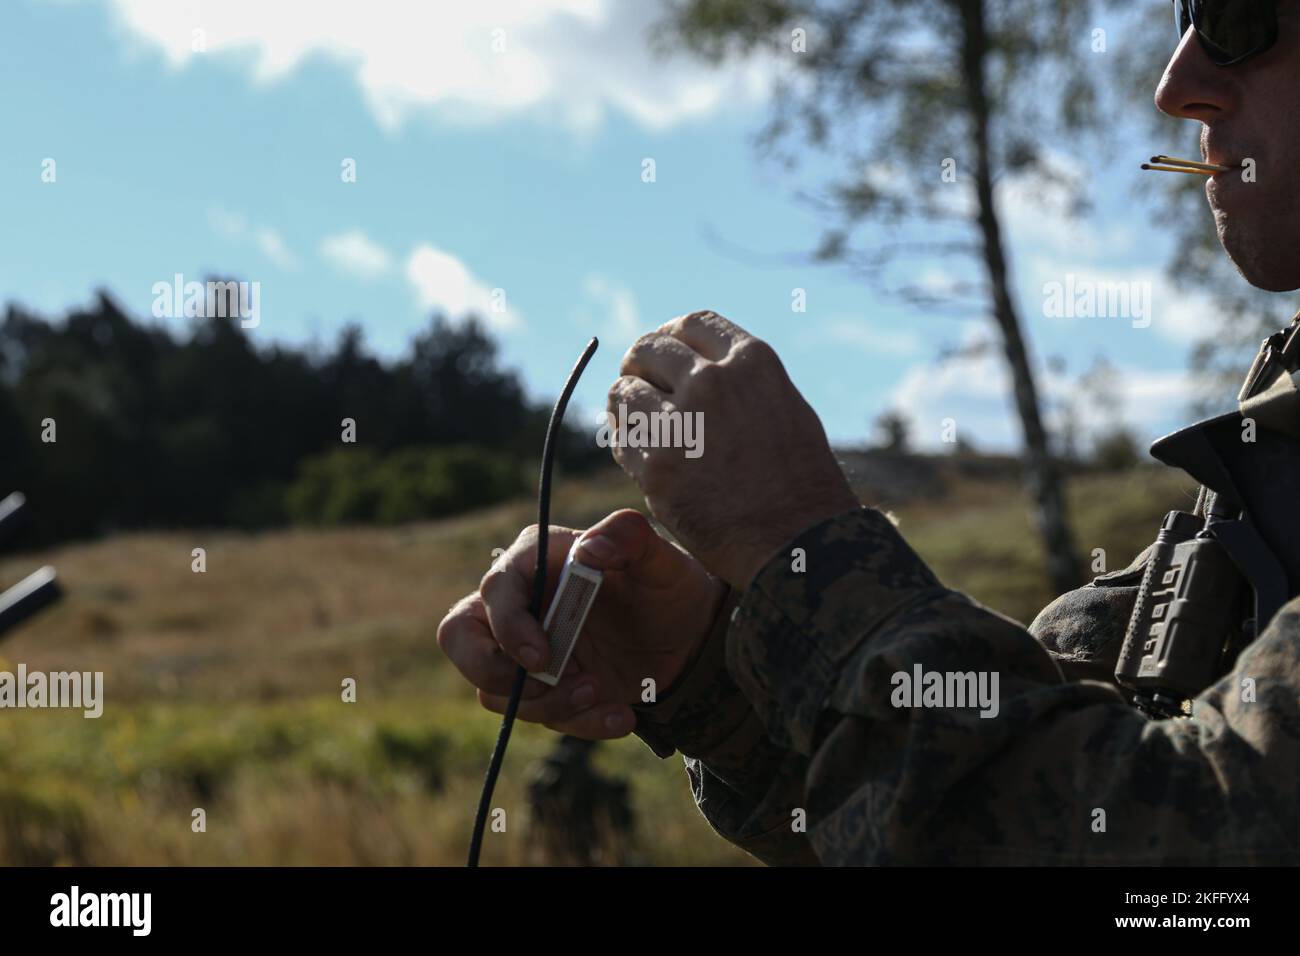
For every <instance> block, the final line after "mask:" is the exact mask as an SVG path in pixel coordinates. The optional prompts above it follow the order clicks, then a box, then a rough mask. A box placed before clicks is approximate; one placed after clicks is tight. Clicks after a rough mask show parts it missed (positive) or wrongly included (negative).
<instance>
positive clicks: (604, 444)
mask: <svg viewBox="0 0 1300 956" xmlns="http://www.w3.org/2000/svg"><path fill="white" fill-rule="evenodd" d="M596 423H597V425H599V428H598V429H597V431H596V444H597V445H599V446H600V447H601V448H684V449H686V457H687V458H699V457H700V456H701V455H703V454H704V413H703V412H683V411H677V410H674V411H670V412H663V411H660V412H642V411H634V412H629V411H628V410H627V406H626V405H624V404H623V403H622V402H620V403H619V406H618V416H617V417H615V415H614V413H613V412H603V413H601V415H600V417H599V418H598V419H597V420H596Z"/></svg>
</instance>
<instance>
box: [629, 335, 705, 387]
mask: <svg viewBox="0 0 1300 956" xmlns="http://www.w3.org/2000/svg"><path fill="white" fill-rule="evenodd" d="M699 361H700V354H699V353H698V352H696V351H695V350H694V349H692V348H691V347H690V346H689V345H687V344H686V343H685V342H684V341H682V340H681V339H679V338H674V337H673V336H671V335H668V334H666V333H663V332H651V333H650V334H649V335H643V336H641V338H639V339H637V340H636V342H635V343H633V345H632V347H631V348H630V349H628V350H627V354H626V355H624V356H623V363H622V365H620V366H619V372H621V373H622V374H623V375H632V376H636V377H637V378H640V379H644V380H645V381H646V382H649V383H650V384H651V385H653V386H654V387H655V388H657V389H659V390H660V391H661V392H664V393H666V394H669V395H671V394H672V393H673V391H675V387H676V386H677V385H678V384H679V383H681V382H682V381H684V380H685V379H686V377H687V376H688V375H689V374H690V373H691V370H692V369H693V368H695V363H697V362H699Z"/></svg>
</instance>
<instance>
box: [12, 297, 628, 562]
mask: <svg viewBox="0 0 1300 956" xmlns="http://www.w3.org/2000/svg"><path fill="white" fill-rule="evenodd" d="M549 414H550V409H549V407H548V406H545V405H541V404H537V403H533V402H530V401H529V400H528V399H527V397H526V395H525V392H524V388H523V385H522V383H521V382H520V380H519V378H518V377H517V375H516V373H514V372H513V371H510V370H507V369H503V368H502V367H501V366H500V364H499V360H498V356H497V349H496V345H495V343H494V342H493V340H492V339H491V338H490V337H489V336H488V335H487V334H486V332H485V331H484V329H483V327H482V325H481V324H480V323H479V322H477V321H476V320H475V319H474V318H473V317H470V318H469V319H468V320H467V321H465V322H458V323H451V322H449V321H448V320H447V319H446V318H445V317H443V316H441V315H434V316H433V317H432V318H431V320H430V323H429V325H428V326H427V328H426V329H425V330H424V331H422V332H421V333H420V334H418V335H417V336H415V338H414V339H413V340H412V341H411V343H410V346H409V348H408V350H407V352H406V353H405V354H404V355H403V356H402V357H401V358H400V359H398V360H395V361H382V360H380V359H379V358H377V357H376V356H375V355H373V354H371V353H370V352H369V351H368V350H367V348H366V347H365V344H364V341H363V336H362V332H361V329H360V328H359V327H358V326H356V325H350V326H348V327H346V328H345V329H344V330H343V332H342V333H341V334H340V336H339V338H338V340H337V342H336V343H335V344H334V345H333V346H331V347H322V346H320V345H309V346H306V347H304V348H301V349H299V348H294V347H287V346H285V345H273V346H260V345H259V344H257V343H256V342H254V341H253V340H252V339H251V338H250V337H249V335H248V334H246V333H245V331H244V330H243V329H242V328H241V327H240V324H239V320H238V318H228V319H227V318H212V317H208V318H201V319H197V320H194V321H193V324H192V325H190V326H189V327H188V328H187V329H185V330H183V331H182V332H180V333H179V334H177V333H175V332H174V331H172V330H169V329H167V328H165V327H163V326H161V325H159V324H146V323H144V322H139V321H136V320H134V319H132V318H131V317H130V316H128V315H127V314H126V313H125V312H124V311H123V310H122V309H121V308H120V307H119V306H118V305H117V303H115V302H114V301H113V300H112V298H110V297H109V296H108V295H106V294H104V293H100V294H99V296H98V300H97V302H96V303H95V304H94V305H93V306H91V307H90V308H84V309H77V310H74V311H72V312H71V313H70V314H68V315H67V316H66V317H64V318H62V319H61V320H57V321H48V320H46V319H44V318H42V317H39V316H36V315H33V314H31V313H28V312H26V311H23V310H22V309H20V308H18V307H15V306H12V305H10V306H9V307H8V308H7V309H6V311H5V314H4V319H3V323H0V497H2V496H3V495H4V494H7V493H8V492H9V491H12V490H22V491H23V492H25V493H26V495H27V497H28V500H29V502H30V503H31V505H32V508H31V511H32V512H33V513H34V514H35V515H36V518H35V521H36V527H35V529H34V534H27V535H24V537H23V543H24V544H27V545H31V544H33V543H50V542H53V541H60V540H66V539H69V538H80V537H87V536H94V535H99V534H104V533H108V532H111V531H116V530H121V529H129V528H146V527H173V526H187V527H196V526H198V527H211V526H232V527H240V528H249V529H252V528H263V527H271V526H275V525H282V524H288V523H308V524H337V523H344V522H347V523H353V522H396V521H404V520H412V519H418V518H433V517H439V516H442V515H446V514H450V513H454V512H457V511H461V510H465V509H467V508H470V507H475V506H480V505H484V504H489V503H492V502H494V501H498V500H503V499H505V498H508V497H512V496H514V495H517V494H519V493H521V492H525V491H527V489H529V488H530V487H531V486H532V485H533V483H534V482H535V474H534V472H535V467H536V462H537V460H538V459H539V458H540V454H541V445H542V440H543V437H544V435H545V431H546V424H547V420H548V418H549ZM345 419H351V420H352V421H353V422H355V440H354V441H352V442H349V441H346V440H345V435H346V432H347V430H346V428H345V425H344V420H345ZM49 420H52V421H53V430H52V433H51V429H50V425H49ZM50 437H53V438H54V440H53V441H48V440H47V439H48V438H50ZM604 459H605V456H604V455H603V454H601V452H600V449H598V448H596V447H595V444H594V440H593V438H592V436H590V435H586V436H584V435H582V434H580V433H578V432H577V431H576V430H574V429H572V428H570V429H568V430H567V431H566V433H565V435H564V439H563V441H562V442H561V445H560V449H559V461H560V462H561V464H563V465H567V466H568V467H569V468H571V469H574V470H582V469H584V468H585V467H587V466H589V465H592V464H594V463H595V462H597V461H602V460H604Z"/></svg>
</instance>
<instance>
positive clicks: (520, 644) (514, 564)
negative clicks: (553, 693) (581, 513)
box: [478, 526, 577, 671]
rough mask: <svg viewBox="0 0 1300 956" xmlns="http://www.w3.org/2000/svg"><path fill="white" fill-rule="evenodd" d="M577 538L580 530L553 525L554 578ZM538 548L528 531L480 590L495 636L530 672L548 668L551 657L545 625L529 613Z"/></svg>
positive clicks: (551, 558) (490, 572)
mask: <svg viewBox="0 0 1300 956" xmlns="http://www.w3.org/2000/svg"><path fill="white" fill-rule="evenodd" d="M575 537H577V532H576V531H573V530H571V529H569V528H557V527H555V526H552V527H551V536H550V547H549V549H548V552H547V562H546V563H547V566H548V569H549V574H550V576H551V578H552V579H555V578H556V577H557V575H556V573H555V572H556V571H557V570H558V569H559V567H560V566H561V565H562V564H563V562H564V556H565V555H566V554H568V552H569V547H570V546H571V545H572V544H573V540H574V538H575ZM536 547H537V539H536V532H535V531H534V530H533V529H529V530H527V531H525V532H524V533H523V534H521V535H520V536H519V540H518V541H516V542H515V544H514V545H512V546H511V548H510V550H509V551H508V552H507V553H506V554H505V555H504V556H503V557H502V558H500V559H499V560H498V561H497V562H496V564H494V565H492V567H491V568H490V569H489V570H488V573H487V574H485V575H484V576H483V580H482V582H481V583H480V584H479V589H478V590H479V594H481V595H482V596H483V605H484V608H485V610H486V612H487V621H488V627H489V629H490V631H491V633H492V636H493V637H494V638H495V639H496V642H497V643H498V644H500V645H501V647H502V649H503V650H504V651H505V652H506V653H507V654H508V655H510V657H512V658H514V660H516V661H517V662H519V663H520V664H522V665H523V666H524V667H526V668H528V669H529V670H530V671H536V670H540V669H541V668H543V667H545V666H546V661H547V658H548V657H549V656H550V650H549V645H548V642H547V640H546V635H545V633H544V632H543V631H542V626H541V624H539V623H538V621H537V619H536V618H535V617H533V616H532V614H530V613H529V612H528V605H529V602H530V601H531V599H532V589H533V570H534V567H535V562H536V554H537V551H536Z"/></svg>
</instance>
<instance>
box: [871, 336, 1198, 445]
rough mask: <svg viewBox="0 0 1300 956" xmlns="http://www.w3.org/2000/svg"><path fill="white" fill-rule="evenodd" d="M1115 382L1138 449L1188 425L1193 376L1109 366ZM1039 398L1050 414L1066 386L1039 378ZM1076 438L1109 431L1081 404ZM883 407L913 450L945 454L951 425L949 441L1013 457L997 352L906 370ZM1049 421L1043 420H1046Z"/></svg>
mask: <svg viewBox="0 0 1300 956" xmlns="http://www.w3.org/2000/svg"><path fill="white" fill-rule="evenodd" d="M1112 365H1113V367H1114V368H1115V372H1116V377H1115V385H1116V394H1115V396H1114V397H1115V399H1116V407H1117V410H1118V419H1119V422H1120V423H1122V424H1124V425H1126V426H1128V427H1129V428H1131V429H1132V430H1133V431H1134V433H1135V434H1136V435H1137V437H1138V439H1139V444H1140V445H1143V446H1145V443H1146V442H1147V441H1148V440H1154V439H1155V438H1156V437H1157V436H1159V435H1162V434H1164V433H1166V432H1168V431H1172V430H1173V429H1175V428H1178V427H1181V426H1182V425H1187V424H1191V421H1192V419H1191V418H1190V417H1189V415H1188V408H1189V406H1190V404H1191V402H1192V400H1193V399H1195V398H1197V397H1198V396H1200V395H1202V394H1203V391H1198V389H1199V388H1200V387H1201V383H1200V382H1199V381H1198V379H1197V376H1196V375H1195V373H1193V372H1191V371H1187V370H1179V369H1173V370H1160V371H1152V370H1149V369H1143V368H1140V367H1136V366H1132V365H1124V364H1120V363H1118V362H1112ZM1037 384H1038V387H1039V392H1040V396H1043V397H1045V398H1046V399H1047V402H1048V403H1049V404H1050V405H1051V406H1052V407H1058V405H1059V403H1060V402H1061V401H1062V400H1064V399H1067V398H1069V397H1070V395H1071V393H1072V392H1073V391H1074V390H1075V389H1076V382H1075V380H1074V379H1070V378H1066V377H1063V376H1060V375H1053V374H1051V373H1045V372H1043V371H1041V370H1040V371H1039V373H1038V378H1037ZM1074 406H1075V410H1076V414H1077V415H1078V417H1079V426H1080V428H1081V430H1082V432H1083V433H1084V434H1089V433H1095V432H1096V431H1097V430H1098V429H1102V428H1106V427H1110V426H1111V425H1113V424H1115V422H1114V421H1110V420H1107V418H1106V413H1105V412H1104V411H1103V410H1100V409H1096V408H1093V407H1091V406H1090V405H1089V404H1088V403H1087V402H1075V403H1074ZM891 407H894V408H897V409H899V410H901V412H902V413H903V415H904V416H905V417H907V418H908V420H909V424H910V426H911V431H912V435H913V438H914V443H915V444H916V445H917V447H919V448H923V449H926V450H930V451H940V450H945V449H946V448H947V447H948V446H946V445H945V444H944V443H943V441H942V434H943V431H942V430H943V423H944V420H945V419H952V420H953V421H954V422H955V423H956V426H957V434H958V435H959V436H965V437H966V438H968V439H970V440H973V441H974V442H975V443H976V444H977V445H979V446H980V447H982V448H986V449H998V450H1005V451H1015V450H1018V449H1020V448H1021V447H1022V438H1021V434H1022V433H1021V429H1020V421H1019V418H1018V417H1017V415H1016V411H1015V406H1014V404H1013V403H1012V400H1011V382H1010V375H1009V372H1008V370H1007V367H1006V361H1005V359H1003V357H1002V356H1001V354H1000V353H999V352H998V350H997V349H991V350H989V351H988V352H987V353H985V354H981V355H977V356H973V357H969V358H965V359H954V360H952V361H949V362H945V363H943V364H936V363H933V362H924V363H920V364H917V365H914V366H913V367H911V368H910V369H908V370H907V372H906V373H905V374H904V376H903V380H902V381H901V382H900V383H899V385H898V386H897V388H895V390H894V393H893V396H892V400H891ZM1049 417H1050V416H1049Z"/></svg>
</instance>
